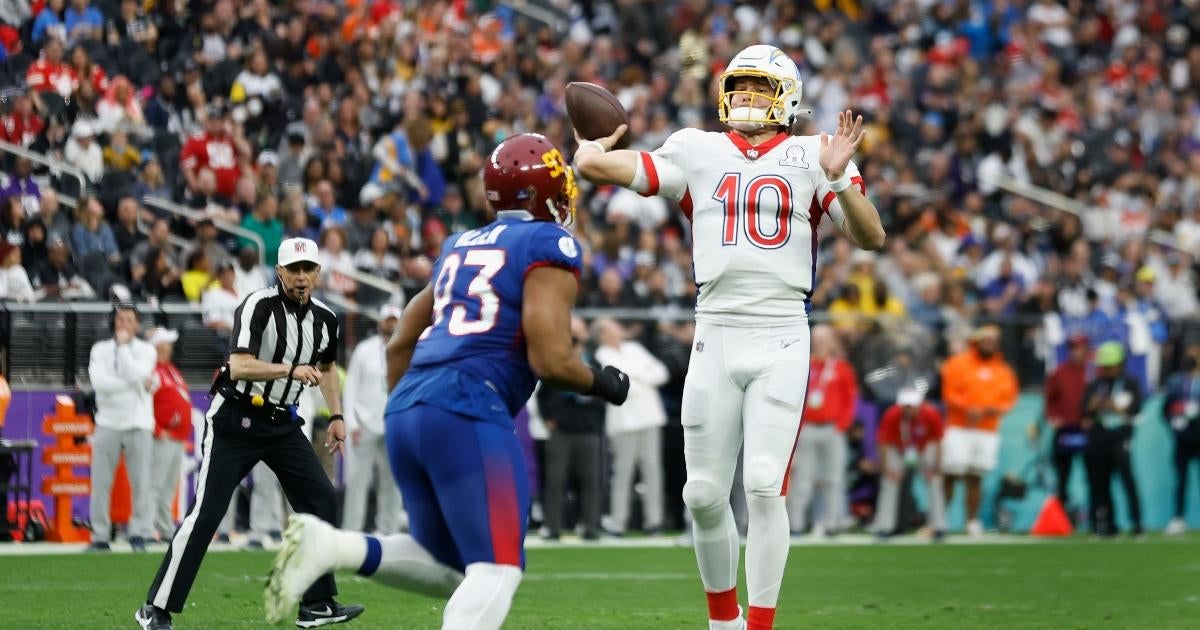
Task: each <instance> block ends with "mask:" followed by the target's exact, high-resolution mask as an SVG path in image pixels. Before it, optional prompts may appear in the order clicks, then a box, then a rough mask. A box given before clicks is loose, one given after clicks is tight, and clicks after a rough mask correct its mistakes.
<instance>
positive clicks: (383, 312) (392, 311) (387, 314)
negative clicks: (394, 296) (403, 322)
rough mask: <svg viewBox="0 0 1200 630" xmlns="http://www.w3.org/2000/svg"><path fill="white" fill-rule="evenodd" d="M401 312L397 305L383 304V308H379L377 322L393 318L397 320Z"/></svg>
mask: <svg viewBox="0 0 1200 630" xmlns="http://www.w3.org/2000/svg"><path fill="white" fill-rule="evenodd" d="M401 312H402V311H401V309H400V306H399V305H397V304H392V303H388V304H384V305H383V306H380V307H379V321H383V320H385V319H391V318H393V317H394V318H396V319H399V318H400V313H401Z"/></svg>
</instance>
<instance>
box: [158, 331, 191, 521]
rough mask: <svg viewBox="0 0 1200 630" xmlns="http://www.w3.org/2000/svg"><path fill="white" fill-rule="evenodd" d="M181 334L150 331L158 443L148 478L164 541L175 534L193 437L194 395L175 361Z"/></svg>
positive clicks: (182, 503) (183, 503)
mask: <svg viewBox="0 0 1200 630" xmlns="http://www.w3.org/2000/svg"><path fill="white" fill-rule="evenodd" d="M178 340H179V333H178V332H176V331H174V330H171V329H169V328H155V329H154V331H153V332H152V333H151V334H150V338H149V341H150V345H151V346H154V351H155V352H156V353H157V356H158V361H157V363H156V364H155V366H154V372H155V380H157V381H158V388H157V389H155V390H154V446H153V458H152V464H151V473H150V475H149V479H148V480H147V481H148V482H149V484H150V493H151V496H152V499H151V500H152V502H153V505H154V529H155V530H156V531H157V532H158V539H159V540H160V541H169V540H170V538H171V535H172V534H174V533H175V511H174V510H173V509H172V508H173V507H175V506H176V502H175V496H176V493H177V490H178V489H179V472H180V468H181V467H182V465H183V454H184V450H185V448H186V446H187V443H188V442H189V441H191V437H192V398H191V395H190V394H189V393H188V387H187V383H186V382H185V381H184V380H183V375H182V374H180V373H179V369H178V368H176V367H175V364H174V363H172V362H171V357H172V355H173V354H174V350H175V342H176V341H178ZM179 494H180V495H181V497H180V498H181V499H184V500H183V501H180V503H179V506H178V507H179V513H180V514H183V513H184V510H185V508H184V505H186V504H187V501H186V498H187V494H186V493H179Z"/></svg>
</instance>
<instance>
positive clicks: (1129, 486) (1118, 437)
mask: <svg viewBox="0 0 1200 630" xmlns="http://www.w3.org/2000/svg"><path fill="white" fill-rule="evenodd" d="M1132 441H1133V431H1132V428H1130V427H1123V428H1120V429H1105V428H1103V427H1096V428H1093V429H1092V430H1091V431H1089V432H1088V445H1087V450H1086V451H1084V456H1083V461H1084V463H1085V464H1087V471H1088V494H1089V495H1091V496H1090V502H1091V510H1090V511H1091V519H1092V531H1093V532H1095V533H1098V534H1101V535H1109V534H1115V533H1116V532H1117V526H1116V518H1115V515H1114V514H1113V502H1112V476H1113V473H1116V474H1117V475H1119V476H1120V478H1121V485H1122V486H1124V488H1125V496H1126V497H1127V498H1128V501H1129V518H1130V520H1132V521H1133V527H1134V530H1135V531H1141V529H1142V508H1141V503H1140V502H1139V501H1138V492H1137V484H1136V483H1135V482H1134V479H1133V465H1132V462H1131V461H1130V457H1129V450H1130V446H1131V443H1132Z"/></svg>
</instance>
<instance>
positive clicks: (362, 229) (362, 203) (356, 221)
mask: <svg viewBox="0 0 1200 630" xmlns="http://www.w3.org/2000/svg"><path fill="white" fill-rule="evenodd" d="M384 194H385V191H384V189H383V187H382V186H380V185H379V184H373V183H370V182H367V184H366V185H364V186H363V187H362V190H360V191H359V193H358V205H356V206H354V207H352V208H351V209H350V217H349V219H348V220H347V221H346V224H345V225H343V226H342V228H343V229H345V230H346V249H349V250H350V251H352V252H358V251H359V250H363V249H367V248H368V247H370V245H371V236H372V234H374V233H375V228H377V227H379V226H380V225H379V212H378V210H377V208H376V207H375V202H376V201H378V200H379V199H380V198H382V197H383V196H384Z"/></svg>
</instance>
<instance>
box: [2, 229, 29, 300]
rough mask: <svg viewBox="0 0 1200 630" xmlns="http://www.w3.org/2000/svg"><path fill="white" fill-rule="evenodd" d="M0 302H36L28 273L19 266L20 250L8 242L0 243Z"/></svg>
mask: <svg viewBox="0 0 1200 630" xmlns="http://www.w3.org/2000/svg"><path fill="white" fill-rule="evenodd" d="M0 301H11V302H20V303H22V304H30V303H32V302H35V301H37V299H36V295H35V294H34V292H33V285H32V284H31V283H30V282H29V273H28V272H26V271H25V267H23V266H21V248H20V247H17V246H15V245H13V244H12V243H9V242H8V241H0Z"/></svg>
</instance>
